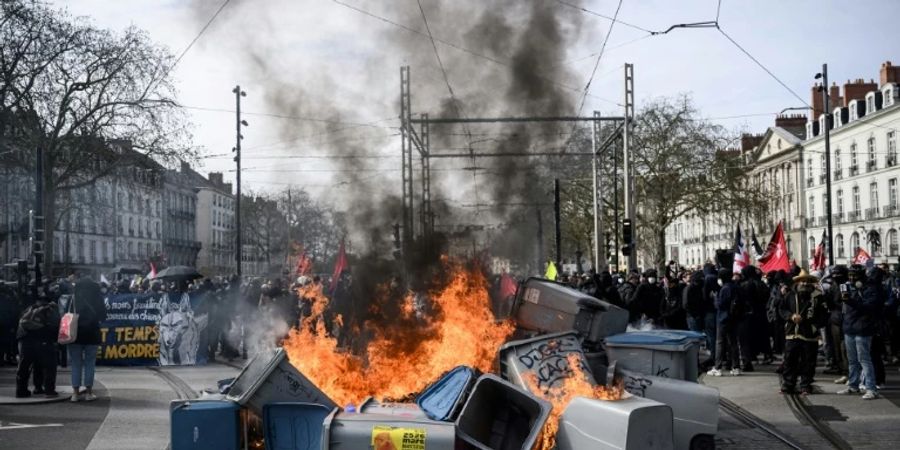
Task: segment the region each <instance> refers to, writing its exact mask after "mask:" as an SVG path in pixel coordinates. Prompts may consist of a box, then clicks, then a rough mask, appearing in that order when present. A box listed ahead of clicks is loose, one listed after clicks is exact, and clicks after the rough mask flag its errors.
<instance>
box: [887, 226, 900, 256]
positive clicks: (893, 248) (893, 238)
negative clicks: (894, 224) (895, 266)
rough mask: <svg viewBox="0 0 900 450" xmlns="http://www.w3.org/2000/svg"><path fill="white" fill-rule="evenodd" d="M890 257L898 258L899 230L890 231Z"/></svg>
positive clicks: (899, 251) (899, 250)
mask: <svg viewBox="0 0 900 450" xmlns="http://www.w3.org/2000/svg"><path fill="white" fill-rule="evenodd" d="M887 238H888V239H887V240H888V256H897V254H898V253H900V249H898V248H897V230H893V229H892V230H890V231H888V235H887Z"/></svg>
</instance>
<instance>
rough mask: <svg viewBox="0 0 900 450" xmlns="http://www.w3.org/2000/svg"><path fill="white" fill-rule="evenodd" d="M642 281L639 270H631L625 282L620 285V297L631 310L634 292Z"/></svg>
mask: <svg viewBox="0 0 900 450" xmlns="http://www.w3.org/2000/svg"><path fill="white" fill-rule="evenodd" d="M640 282H641V276H640V275H639V274H638V273H637V272H629V273H628V276H627V277H626V279H625V282H624V283H622V284H621V285H619V298H621V299H622V303H623V304H624V305H625V307H626V309H628V310H629V311H630V310H631V302H632V301H633V300H634V293H635V291H637V288H638V285H639V284H640Z"/></svg>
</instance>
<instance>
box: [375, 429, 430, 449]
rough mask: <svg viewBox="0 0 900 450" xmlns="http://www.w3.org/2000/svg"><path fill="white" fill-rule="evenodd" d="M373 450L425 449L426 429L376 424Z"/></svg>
mask: <svg viewBox="0 0 900 450" xmlns="http://www.w3.org/2000/svg"><path fill="white" fill-rule="evenodd" d="M372 450H425V429H424V428H398V427H392V426H388V425H375V426H374V427H373V428H372Z"/></svg>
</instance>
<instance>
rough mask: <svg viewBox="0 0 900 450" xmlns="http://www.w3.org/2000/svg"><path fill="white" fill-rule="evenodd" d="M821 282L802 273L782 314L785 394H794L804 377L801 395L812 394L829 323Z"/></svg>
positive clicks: (787, 299)
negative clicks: (822, 331)
mask: <svg viewBox="0 0 900 450" xmlns="http://www.w3.org/2000/svg"><path fill="white" fill-rule="evenodd" d="M818 282H819V279H818V278H816V277H814V276H812V275H809V274H807V273H806V271H801V272H800V275H798V276H796V277H794V289H792V290H790V291H789V292H788V293H787V295H786V296H785V299H784V301H783V302H781V308H780V309H779V314H780V315H781V318H782V319H783V320H784V321H785V331H784V334H785V339H786V343H785V349H784V370H783V373H782V375H783V381H782V384H781V392H782V393H783V394H793V393H794V389H795V388H796V387H797V378H798V376H799V378H800V394H802V395H809V394H812V392H813V390H812V383H813V377H814V375H815V372H816V357H817V356H818V355H817V354H818V349H819V334H820V333H819V330H820V329H821V327H822V326H824V325H825V324H826V323H827V317H828V310H827V308H826V305H825V298H824V295H823V293H822V291H820V290H819V289H818V288H817V287H816V285H817V284H818Z"/></svg>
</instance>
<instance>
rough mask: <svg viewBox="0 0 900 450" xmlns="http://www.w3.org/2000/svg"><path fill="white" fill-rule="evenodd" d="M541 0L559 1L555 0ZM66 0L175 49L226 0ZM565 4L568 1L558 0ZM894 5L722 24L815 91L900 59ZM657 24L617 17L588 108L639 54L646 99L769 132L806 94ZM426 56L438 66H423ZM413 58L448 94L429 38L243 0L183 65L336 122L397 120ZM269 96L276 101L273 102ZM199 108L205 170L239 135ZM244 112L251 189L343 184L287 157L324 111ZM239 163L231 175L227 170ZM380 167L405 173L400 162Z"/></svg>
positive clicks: (221, 101)
mask: <svg viewBox="0 0 900 450" xmlns="http://www.w3.org/2000/svg"><path fill="white" fill-rule="evenodd" d="M342 1H343V0H342ZM533 1H542V2H550V3H555V2H554V0H533ZM55 3H56V4H57V5H60V6H65V7H67V8H68V9H69V10H70V11H71V12H72V13H73V14H75V15H85V16H90V17H91V18H92V19H93V20H94V21H95V22H96V23H97V24H98V25H101V26H104V27H110V28H113V29H121V28H123V27H125V26H127V25H129V24H134V25H136V26H138V27H140V28H143V29H145V30H146V31H147V32H148V33H149V34H150V36H151V37H152V38H153V39H154V40H156V41H157V42H160V43H162V44H164V45H167V46H169V47H170V48H171V49H172V52H173V53H175V54H178V53H180V52H181V51H182V50H183V49H184V48H185V46H186V45H187V44H188V43H189V42H190V41H191V39H192V38H193V37H194V36H195V35H196V34H197V32H198V31H199V30H200V28H201V27H202V25H203V23H204V22H205V21H206V20H207V19H208V18H209V16H210V15H211V13H212V11H214V10H215V8H216V7H217V6H218V5H219V4H220V3H221V2H220V1H218V0H205V1H201V0H196V1H193V2H189V1H187V0H184V1H182V0H171V1H167V2H161V1H158V0H123V1H118V2H111V1H108V0H64V1H63V0H58V1H56V2H55ZM346 3H348V4H351V5H354V6H358V7H360V8H362V9H365V10H368V11H371V12H373V13H375V14H378V15H381V16H384V17H386V18H389V19H391V20H395V21H397V22H400V23H402V24H403V25H406V26H408V27H410V28H414V29H417V30H418V29H422V30H424V26H423V25H422V23H421V21H413V20H411V19H409V18H410V17H416V16H415V15H411V14H412V13H417V12H418V6H417V5H416V2H415V0H392V1H390V2H386V1H373V0H346ZM422 3H423V6H424V7H425V9H426V11H429V12H433V13H434V14H433V16H437V15H439V13H438V11H437V10H438V9H441V8H451V7H452V8H466V7H471V8H472V9H473V10H474V9H478V8H491V7H492V2H490V1H486V2H479V1H466V2H446V1H444V2H438V1H437V0H422ZM572 3H576V1H575V0H572ZM192 4H193V5H194V6H192ZM451 4H452V5H453V6H447V5H451ZM616 5H617V1H615V0H602V1H601V0H588V1H585V2H584V3H583V6H584V7H585V8H588V9H591V10H593V11H597V12H599V13H602V14H605V15H609V16H612V15H613V13H614V11H615V8H616ZM556 6H557V7H558V8H563V9H568V7H567V6H565V5H562V4H557V5H556ZM716 8H717V1H716V0H690V1H671V0H624V2H623V5H622V8H621V11H620V13H619V19H620V20H622V21H624V22H628V23H631V24H634V25H637V26H639V27H642V28H646V29H650V30H658V29H665V28H667V27H668V26H669V25H671V24H675V23H685V22H698V21H707V20H714V19H715V15H716ZM398 11H401V12H402V13H399V14H398ZM473 14H474V13H473ZM578 14H582V13H578ZM898 16H900V1H896V0H880V1H876V0H859V1H854V2H846V1H821V0H817V1H814V0H795V1H785V0H780V1H779V0H765V1H762V0H754V1H736V0H724V1H723V2H722V9H721V16H720V19H719V20H720V24H721V26H722V28H723V30H725V31H726V32H727V33H728V34H729V35H730V36H731V37H733V38H734V39H735V40H736V41H737V42H738V43H740V44H741V45H742V46H743V47H744V48H746V49H747V50H748V51H749V52H750V53H752V54H753V55H754V56H756V57H757V58H758V59H759V60H760V61H761V62H762V63H763V64H765V65H766V66H767V67H769V68H770V69H771V70H772V71H773V72H774V73H775V74H776V75H777V76H778V77H779V78H781V79H782V80H783V81H784V82H785V83H786V84H787V85H788V86H789V87H790V88H791V89H792V90H794V91H795V92H796V93H797V94H799V95H800V97H801V98H802V99H803V100H804V101H805V102H809V95H810V94H809V93H810V86H811V83H812V81H813V75H814V74H815V73H816V72H817V71H818V70H819V69H820V65H821V63H822V62H827V63H828V64H829V71H830V74H831V78H832V80H835V81H837V82H839V83H843V82H844V81H846V80H847V79H850V78H854V79H855V78H858V77H862V78H865V79H870V78H877V75H878V67H879V65H880V64H881V63H882V62H883V61H885V60H894V61H895V62H896V63H898V64H900V53H898V52H897V47H896V42H897V41H898V39H897V38H898V31H897V27H896V17H898ZM582 19H583V21H584V22H583V25H582V31H583V32H582V33H581V34H579V35H578V36H577V38H576V39H575V45H573V46H572V48H570V49H569V50H568V53H567V54H566V55H560V58H559V59H560V60H561V61H566V64H568V66H569V68H570V70H571V73H572V77H570V78H569V79H566V80H560V81H561V82H565V83H567V84H568V85H571V86H577V87H583V86H584V84H585V82H586V81H587V78H588V76H589V75H590V72H591V69H592V67H593V64H594V61H595V58H593V57H588V55H591V54H593V53H595V52H597V51H598V50H599V49H600V45H601V43H602V40H603V37H604V36H605V35H606V32H607V30H608V29H609V26H610V21H609V20H606V19H603V18H600V17H596V16H592V15H589V14H584V17H583V18H582ZM430 20H431V19H430ZM473 20H474V17H473ZM431 26H432V33H433V34H434V35H435V36H436V37H442V38H445V39H446V40H448V41H451V42H454V43H456V42H459V43H460V45H462V42H460V41H457V40H455V39H456V38H457V37H456V35H455V33H456V31H457V30H452V29H446V28H449V27H444V29H442V23H441V21H440V17H433V23H431ZM646 34H647V33H644V32H641V31H639V30H636V29H633V28H629V27H627V26H624V25H621V24H616V25H615V26H614V27H613V29H612V33H611V35H610V38H609V43H608V50H607V52H606V53H605V55H604V56H603V58H602V60H601V62H600V67H599V68H598V70H597V77H596V79H595V80H594V82H593V84H592V86H591V91H590V92H591V94H592V96H590V97H588V98H587V101H586V104H585V111H584V112H585V113H589V111H590V110H592V109H598V110H600V111H602V112H603V113H604V114H607V115H613V114H615V115H620V114H621V110H620V108H619V107H618V106H616V105H614V104H613V103H612V102H610V101H609V100H612V101H614V102H621V101H622V96H623V94H622V84H623V81H622V78H623V76H622V69H621V66H622V64H623V63H624V62H630V63H633V64H634V66H635V75H636V81H635V89H636V97H637V104H638V105H637V106H638V108H640V106H641V104H642V103H643V102H644V100H646V99H648V98H651V97H657V96H673V95H676V94H678V93H690V94H692V95H693V97H694V99H695V101H696V102H697V105H698V106H699V107H700V108H701V110H702V112H703V114H704V115H705V116H707V117H711V118H721V117H728V116H744V115H748V114H766V113H768V114H769V115H761V116H752V117H740V118H731V119H718V120H717V121H718V122H720V123H722V124H723V125H726V126H728V127H729V128H732V129H742V130H744V131H749V132H762V131H763V130H764V129H765V127H767V126H769V125H770V124H771V123H772V121H773V118H774V113H775V112H777V111H780V110H781V109H782V108H785V107H790V106H801V105H802V103H801V102H800V101H799V100H797V99H796V98H795V97H794V96H793V95H792V94H791V93H790V92H788V91H787V90H786V89H784V88H783V87H781V86H780V85H779V84H778V83H777V82H776V81H775V80H773V79H772V78H771V77H769V75H767V74H766V73H765V72H764V71H763V70H762V69H760V68H759V67H758V66H757V65H756V64H754V63H753V62H752V61H751V60H750V59H749V58H748V57H746V56H745V55H744V54H742V53H740V52H739V51H738V49H737V48H735V47H734V46H733V45H732V44H731V43H730V42H728V41H727V40H726V38H725V37H724V36H723V35H722V34H720V33H719V32H718V31H717V30H715V29H693V30H674V31H672V32H671V33H669V34H667V35H663V36H651V37H646V38H643V39H639V40H636V39H638V38H641V37H642V36H646ZM396 40H410V41H421V45H419V44H420V43H418V42H417V43H415V45H410V46H407V47H406V48H411V49H413V50H409V51H398V50H397V48H398V47H397V45H396V42H394V41H396ZM622 44H625V45H622ZM437 47H438V51H439V52H440V53H441V54H442V56H445V55H446V58H447V59H448V60H449V61H453V60H454V59H453V58H457V59H456V60H459V58H467V57H469V56H467V55H465V54H460V52H459V51H458V50H456V49H453V48H450V47H448V46H446V45H443V44H440V43H438V44H437ZM248 48H250V49H262V51H263V52H264V53H265V54H266V55H267V57H266V59H267V60H268V64H266V67H265V70H262V71H261V70H260V69H259V67H252V64H250V63H249V62H248V59H247V58H246V56H242V55H246V53H247V50H248ZM410 52H419V54H411V53H410ZM471 58H475V57H471ZM426 60H427V61H430V62H431V63H430V65H427V64H419V65H416V64H415V63H414V62H416V61H426ZM410 61H413V63H410ZM407 63H410V64H412V67H411V70H412V77H413V94H414V96H415V94H416V92H420V93H421V92H425V91H428V92H437V93H442V94H444V95H445V94H446V86H445V85H444V84H443V79H442V77H441V75H440V72H439V70H438V69H437V65H436V63H435V60H434V55H433V52H432V50H431V44H430V42H428V39H427V38H425V37H422V36H419V35H416V34H413V33H410V32H408V31H405V30H402V29H400V28H397V27H395V26H393V25H390V24H387V23H385V22H383V21H380V20H377V19H374V18H371V17H367V16H365V15H363V14H361V13H359V12H356V11H353V10H351V9H348V8H346V7H344V6H341V5H339V4H337V3H334V2H331V1H326V0H297V1H286V0H285V1H282V0H253V1H249V0H244V1H237V0H233V1H232V2H231V4H229V5H228V6H227V7H226V8H225V10H224V11H223V13H222V15H221V16H220V17H219V18H218V19H217V20H216V22H215V23H214V24H213V25H212V26H211V27H210V28H209V30H207V32H206V33H205V34H204V35H203V36H202V37H201V38H200V40H199V41H198V42H197V44H196V45H195V46H194V47H193V48H192V49H191V50H190V51H189V52H188V53H187V55H186V56H185V57H184V59H183V60H182V61H181V63H180V64H179V66H178V67H177V68H176V69H175V71H174V75H175V77H176V79H177V80H178V82H179V87H180V91H181V96H180V99H181V101H182V103H183V104H185V105H189V106H196V107H203V108H213V109H233V107H234V97H233V95H232V94H231V89H232V88H233V87H234V85H235V84H237V83H240V84H241V86H242V87H243V88H244V89H245V90H246V91H247V92H248V96H247V97H246V101H245V103H244V106H243V108H244V110H245V111H248V112H251V113H267V112H274V113H280V111H273V110H272V107H271V101H272V97H273V96H275V97H277V96H278V95H279V94H277V93H276V94H273V91H272V89H273V86H275V85H279V86H281V87H282V88H284V87H285V86H290V83H296V84H297V85H298V86H304V87H305V88H306V89H307V90H308V91H310V92H308V94H304V95H311V96H314V97H316V98H317V100H316V101H318V102H322V101H327V100H328V99H331V100H333V102H334V105H335V107H334V108H335V110H336V111H337V112H339V118H336V117H330V119H336V120H340V121H347V122H353V123H356V122H371V121H376V120H382V119H390V118H392V117H396V116H397V115H398V114H399V111H398V110H397V109H396V106H395V105H396V104H397V97H398V95H399V69H398V68H399V66H401V65H403V64H407ZM473 63H477V64H480V65H487V66H488V67H486V68H485V69H484V70H497V71H499V72H503V71H504V69H505V68H503V67H494V66H490V63H485V62H484V61H474V62H473ZM548 64H553V62H548ZM447 70H448V76H449V80H450V83H451V85H452V86H453V88H454V90H455V91H457V93H458V94H459V95H460V96H461V97H473V96H474V97H484V98H489V97H490V96H491V95H492V92H482V91H480V90H479V87H480V86H478V85H472V84H468V83H467V74H466V73H465V71H464V70H461V69H458V68H456V67H454V66H448V67H447ZM310 87H312V89H310ZM266 94H268V99H269V101H265V100H264V97H266ZM572 96H573V99H576V100H575V101H573V103H575V104H577V98H578V95H577V94H576V93H574V92H572ZM423 97H424V95H420V96H419V97H414V102H413V108H414V109H416V111H417V112H428V111H431V112H436V109H437V107H438V104H437V101H429V100H430V99H428V98H423ZM292 101H293V100H292ZM298 110H299V111H303V110H304V108H298ZM190 113H191V116H192V120H193V122H194V123H195V125H196V128H195V143H196V144H198V145H201V146H203V147H204V148H205V150H204V152H205V154H207V155H220V156H211V157H208V158H205V159H203V160H202V161H201V170H202V171H211V170H218V171H227V170H230V169H231V168H232V167H233V163H232V161H231V157H230V155H224V154H225V153H229V150H230V149H231V147H232V146H233V141H234V118H233V114H229V113H222V112H211V111H200V110H191V111H190ZM535 113H540V112H539V111H536V112H535ZM246 119H247V120H248V121H249V122H250V128H249V129H247V130H246V132H245V135H246V140H245V141H244V148H245V149H246V153H245V155H246V156H247V157H248V159H247V162H246V163H245V167H248V168H249V169H248V172H247V173H246V175H245V178H244V179H245V182H246V184H247V185H248V186H249V187H250V188H252V189H266V190H268V189H277V188H279V187H283V185H285V184H288V183H293V184H295V185H297V186H307V187H308V188H309V189H310V190H311V191H313V192H317V191H318V192H322V191H326V190H329V189H332V188H338V189H341V188H345V187H346V186H343V185H341V184H340V183H341V181H342V172H333V171H332V170H334V166H333V164H331V163H330V162H329V161H328V160H325V159H280V158H281V157H282V156H287V155H316V154H322V151H320V150H319V147H317V140H316V139H317V138H315V137H309V136H310V135H315V134H316V130H322V129H323V126H324V125H323V124H322V123H316V122H303V121H297V120H290V119H280V118H275V117H267V116H254V115H248V116H247V117H246ZM396 125H397V121H396V120H385V121H383V122H379V126H382V127H388V126H396ZM293 126H296V128H297V130H298V132H297V133H296V134H293V135H291V133H287V135H291V137H292V138H291V139H286V138H285V136H286V132H285V128H286V127H293ZM394 134H396V130H392V129H390V128H376V127H367V128H360V129H358V130H357V131H354V132H353V133H351V134H349V135H347V137H346V139H350V140H352V139H357V140H366V141H371V142H373V143H372V147H373V149H372V152H373V153H377V154H383V153H385V152H388V153H397V154H399V151H400V150H399V141H398V140H397V138H396V137H395V136H393V135H394ZM373 139H374V141H373ZM284 141H290V142H284ZM273 144H274V145H273ZM254 158H257V159H254ZM377 167H384V168H398V167H399V161H398V158H393V159H392V158H383V159H380V160H379V161H378V164H377ZM233 175H234V174H233V172H232V173H227V172H226V178H232V177H233ZM384 175H385V176H388V177H396V178H398V179H399V170H395V171H389V172H385V174H384ZM373 176H378V172H373ZM397 191H399V182H398V183H397Z"/></svg>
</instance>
